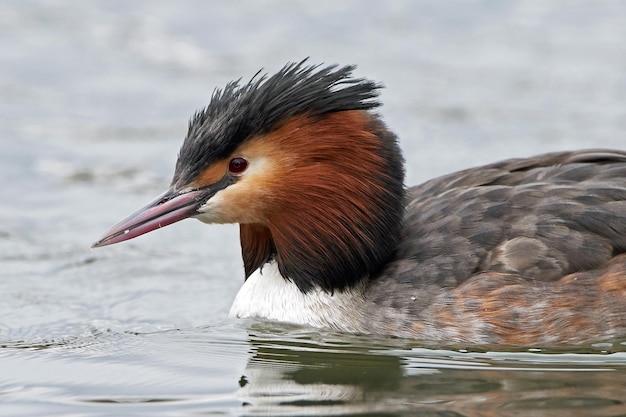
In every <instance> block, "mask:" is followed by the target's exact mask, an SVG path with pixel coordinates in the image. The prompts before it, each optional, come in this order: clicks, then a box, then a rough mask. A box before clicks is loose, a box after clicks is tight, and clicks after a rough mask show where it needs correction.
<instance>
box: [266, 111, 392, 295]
mask: <svg viewBox="0 0 626 417" xmlns="http://www.w3.org/2000/svg"><path fill="white" fill-rule="evenodd" d="M370 117H371V116H369V115H367V114H366V113H363V112H359V111H351V112H341V113H337V114H330V115H326V116H324V117H321V118H315V119H312V118H307V117H304V116H302V117H297V118H295V119H292V120H291V121H290V122H289V123H286V124H285V125H283V126H282V127H281V128H280V129H278V130H277V131H275V132H273V133H272V134H270V135H268V137H267V138H266V140H268V141H269V142H271V143H275V144H277V145H278V146H276V147H275V149H274V150H280V152H282V153H278V152H276V154H275V158H274V160H278V161H281V163H282V164H283V165H284V169H281V170H280V171H279V174H277V175H276V176H275V177H273V178H271V180H270V181H269V183H270V184H274V187H272V197H271V198H269V199H268V200H267V202H268V204H267V206H266V209H267V215H268V220H269V224H270V230H271V233H272V237H273V238H274V241H275V245H276V248H277V251H278V259H279V264H282V266H283V268H287V267H286V265H294V267H295V265H300V266H302V268H305V269H310V271H308V272H310V274H311V275H313V274H317V275H320V274H322V275H323V274H324V273H329V274H330V272H329V271H330V270H333V269H336V270H335V271H334V272H335V273H336V275H337V276H339V275H342V274H344V275H346V278H345V279H346V280H347V281H348V280H353V279H355V277H352V278H350V277H347V275H349V274H350V273H353V274H354V273H355V272H354V271H356V274H364V271H365V270H366V269H368V268H369V265H368V266H365V265H366V264H368V263H373V264H376V263H378V262H380V261H381V259H377V258H378V257H380V258H385V260H386V258H387V257H388V256H390V253H391V252H392V251H393V248H394V247H395V241H394V239H395V235H396V234H397V233H396V232H397V230H393V231H388V233H385V232H386V231H385V230H384V229H386V228H387V227H392V228H395V227H396V223H399V220H398V218H397V217H394V216H401V215H398V213H397V212H398V209H397V207H391V206H390V205H391V204H396V205H401V204H402V197H401V195H400V196H398V195H391V193H392V191H391V190H389V189H387V188H386V187H385V178H386V175H394V173H391V172H390V170H391V168H390V167H388V166H386V165H385V164H386V159H385V158H384V157H383V156H382V155H381V149H380V148H381V146H380V139H379V138H378V137H376V135H375V134H374V133H372V132H371V131H369V129H368V122H369V121H370V119H369V118H370ZM400 169H401V168H400ZM396 175H400V174H397V173H396ZM400 182H401V181H400ZM393 192H396V193H398V191H397V190H394V191H393ZM400 193H401V191H400ZM387 217H389V218H390V219H392V220H390V221H389V222H388V223H385V219H386V218H387ZM390 225H393V226H390ZM383 240H385V241H384V242H383ZM383 243H386V244H387V245H382V244H383ZM382 246H385V248H383V249H381V247H382ZM381 250H384V251H387V252H386V253H382V252H380V253H379V252H377V251H381ZM281 261H282V262H281ZM314 265H318V266H320V268H322V269H327V271H314V270H313V269H314ZM342 268H343V269H345V271H344V270H343V269H342ZM339 269H342V270H341V271H339ZM283 272H285V271H283ZM361 277H362V276H361ZM336 284H337V283H334V285H336ZM343 284H345V285H347V283H343ZM328 287H331V285H330V283H328ZM341 287H342V284H339V288H341Z"/></svg>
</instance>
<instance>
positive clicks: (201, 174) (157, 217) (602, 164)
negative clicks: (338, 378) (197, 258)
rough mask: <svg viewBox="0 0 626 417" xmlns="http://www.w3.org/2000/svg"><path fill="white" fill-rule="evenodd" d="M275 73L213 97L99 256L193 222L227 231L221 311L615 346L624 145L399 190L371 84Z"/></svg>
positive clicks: (622, 256)
mask: <svg viewBox="0 0 626 417" xmlns="http://www.w3.org/2000/svg"><path fill="white" fill-rule="evenodd" d="M352 69H353V68H352V67H342V68H337V67H332V66H331V67H325V68H320V67H315V66H307V65H306V64H305V63H304V62H301V63H299V64H289V65H287V66H286V67H285V68H283V69H282V70H281V71H279V72H278V73H277V74H275V75H273V76H272V77H269V78H266V77H255V78H253V80H251V81H250V82H249V83H248V84H246V85H244V86H239V85H238V84H237V83H231V84H228V85H227V86H226V88H225V89H224V90H217V91H216V92H215V93H214V95H213V97H212V100H211V103H210V104H209V105H208V106H207V108H205V109H203V110H202V111H200V112H198V113H196V115H194V117H193V118H192V120H191V122H190V125H189V131H188V133H187V137H186V138H185V141H184V142H183V145H182V148H181V151H180V154H179V158H178V161H177V164H176V170H175V173H174V178H173V180H172V184H171V187H170V189H169V190H168V191H167V192H166V193H164V194H163V195H162V196H160V197H159V198H157V199H156V200H155V201H154V202H153V203H151V204H149V205H148V206H146V207H144V208H143V209H141V210H139V211H138V212H137V213H135V214H133V215H132V216H130V217H129V218H127V219H126V220H124V221H122V222H121V223H119V224H118V225H116V226H114V227H113V228H111V229H110V230H109V231H108V232H107V233H106V234H105V237H104V238H103V239H101V240H100V241H99V242H97V243H96V244H95V245H94V246H96V247H98V246H105V245H108V244H112V243H117V242H121V241H123V240H128V239H130V238H133V237H136V236H139V235H141V234H143V233H146V232H149V231H151V230H154V229H156V228H159V227H162V226H165V225H168V224H170V223H173V222H176V221H179V220H182V219H184V218H187V217H195V218H197V219H199V220H201V221H203V222H206V223H239V224H240V238H241V247H242V258H243V263H244V271H245V277H246V279H245V281H244V284H243V286H242V288H241V290H240V291H239V293H238V294H237V296H236V298H235V301H234V303H233V306H232V308H231V312H230V315H231V316H233V317H260V318H265V319H269V320H277V321H285V322H291V323H297V324H302V325H309V326H313V327H320V328H330V329H334V330H338V331H343V332H351V333H362V334H377V335H392V336H397V337H407V338H417V339H421V340H424V341H430V342H434V343H475V344H509V345H530V344H558V343H581V342H587V341H591V340H602V339H608V338H611V337H616V336H621V335H626V152H622V151H613V150H585V151H576V152H560V153H552V154H545V155H540V156H537V157H534V158H526V159H513V160H508V161H503V162H499V163H495V164H491V165H487V166H483V167H478V168H471V169H467V170H464V171H460V172H457V173H454V174H450V175H447V176H443V177H440V178H436V179H433V180H430V181H427V182H426V183H424V184H422V185H419V186H416V187H412V188H409V189H406V188H405V187H404V168H403V160H402V156H401V153H400V150H399V148H398V145H397V141H396V137H395V135H394V134H393V133H392V132H391V131H390V130H389V129H388V128H387V127H386V126H385V124H384V123H383V121H382V120H381V118H380V117H379V116H378V115H377V114H375V113H373V112H372V109H373V108H375V107H376V106H378V105H379V103H378V102H377V101H375V98H376V96H377V90H378V89H379V88H380V86H379V85H377V84H375V83H373V82H371V81H368V80H363V79H355V78H352V77H351V71H352Z"/></svg>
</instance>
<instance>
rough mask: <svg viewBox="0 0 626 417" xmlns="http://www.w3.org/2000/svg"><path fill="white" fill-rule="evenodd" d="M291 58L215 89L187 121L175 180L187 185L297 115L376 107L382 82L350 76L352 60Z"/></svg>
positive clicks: (174, 183) (352, 68)
mask: <svg viewBox="0 0 626 417" xmlns="http://www.w3.org/2000/svg"><path fill="white" fill-rule="evenodd" d="M306 61H307V60H306V59H305V60H303V61H301V62H298V63H289V64H287V65H285V66H284V67H283V68H282V69H281V70H280V71H278V72H277V73H276V74H274V75H272V76H268V75H267V74H262V73H261V71H259V72H258V73H257V74H256V75H255V76H254V77H252V79H251V80H250V81H249V82H248V83H247V84H245V85H240V80H238V81H233V82H230V83H228V84H227V85H226V87H224V89H216V90H215V91H214V92H213V95H212V97H211V102H210V103H209V105H208V106H207V107H206V108H204V109H202V110H200V111H198V112H196V113H195V114H194V115H193V117H192V118H191V120H190V122H189V130H188V132H187V137H186V138H185V141H184V142H183V145H182V147H181V149H180V153H179V156H178V161H177V163H176V170H175V173H174V179H173V180H172V184H173V185H181V186H182V185H186V184H187V183H189V182H190V181H192V180H193V179H194V178H196V177H197V176H198V174H199V173H200V172H201V171H202V170H203V169H205V168H206V167H208V166H209V165H211V164H212V163H213V162H215V161H216V160H219V159H221V158H225V157H227V156H228V155H229V154H230V153H232V152H233V151H234V150H235V149H236V148H237V146H239V145H240V144H241V143H243V142H244V141H246V140H248V139H250V138H252V137H254V136H257V135H259V134H264V133H268V132H270V131H272V130H273V129H274V128H275V127H276V125H277V124H278V123H280V122H281V121H284V120H287V119H289V118H291V117H294V116H297V115H300V114H309V115H320V114H325V113H330V112H338V111H345V110H366V109H371V108H374V107H377V106H379V105H380V103H379V102H378V101H377V100H376V97H377V96H378V89H380V88H382V86H381V85H380V84H377V83H375V82H373V81H370V80H366V79H362V78H352V71H353V70H354V69H355V67H354V66H353V65H349V66H343V67H339V66H337V65H329V66H324V67H323V66H321V65H307V64H306Z"/></svg>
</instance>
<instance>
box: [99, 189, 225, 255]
mask: <svg viewBox="0 0 626 417" xmlns="http://www.w3.org/2000/svg"><path fill="white" fill-rule="evenodd" d="M216 191H217V190H215V189H212V188H200V189H196V190H191V191H188V192H184V193H177V192H175V191H172V190H168V191H166V192H165V193H163V194H161V195H160V196H159V197H158V198H157V199H155V200H154V201H153V202H151V203H150V204H148V205H147V206H145V207H143V208H142V209H140V210H138V211H136V212H135V213H133V214H131V215H130V216H129V217H127V218H126V219H124V220H122V221H121V222H119V223H118V224H116V225H115V226H113V227H111V228H110V229H109V230H107V231H106V233H105V234H104V236H103V237H102V238H101V239H100V240H99V241H97V242H96V243H94V244H93V245H91V247H92V248H99V247H102V246H107V245H112V244H114V243H119V242H123V241H125V240H129V239H132V238H135V237H137V236H141V235H143V234H145V233H148V232H151V231H153V230H156V229H159V228H161V227H165V226H167V225H170V224H172V223H176V222H178V221H180V220H183V219H186V218H187V217H191V216H193V215H195V214H196V213H197V209H198V208H199V207H200V206H202V205H203V204H204V203H205V202H206V201H207V200H208V199H209V198H211V197H212V196H213V195H214V194H215V192H216Z"/></svg>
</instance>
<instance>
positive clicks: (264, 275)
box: [229, 261, 364, 332]
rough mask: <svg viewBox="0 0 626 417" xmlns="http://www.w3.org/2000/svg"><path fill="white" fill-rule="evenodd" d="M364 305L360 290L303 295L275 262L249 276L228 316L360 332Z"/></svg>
mask: <svg viewBox="0 0 626 417" xmlns="http://www.w3.org/2000/svg"><path fill="white" fill-rule="evenodd" d="M363 302H364V300H363V296H362V291H361V288H360V287H359V288H356V289H348V290H344V291H335V292H334V293H333V294H329V293H327V292H325V291H323V290H321V289H319V288H314V289H312V290H310V291H308V292H307V293H303V292H302V291H300V289H298V287H297V286H296V285H295V284H294V283H293V282H291V281H289V280H287V279H285V278H284V277H283V276H282V275H281V274H280V271H279V270H278V265H277V264H276V262H275V261H271V262H268V263H266V264H265V265H263V266H262V267H261V268H259V269H257V270H256V271H254V272H253V273H252V275H250V276H249V277H248V279H247V280H246V281H245V282H244V284H243V286H242V287H241V289H240V290H239V292H238V293H237V296H236V297H235V301H233V305H232V307H231V308H230V313H229V316H230V317H237V318H250V317H257V318H264V319H269V320H276V321H281V322H287V323H295V324H302V325H308V326H313V327H325V328H331V329H334V330H341V331H352V332H359V330H360V329H359V327H360V326H359V325H358V322H360V321H361V320H360V319H361V318H360V317H355V314H358V312H359V311H361V310H362V305H360V304H362V303H363Z"/></svg>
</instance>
